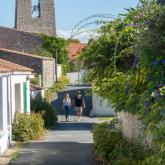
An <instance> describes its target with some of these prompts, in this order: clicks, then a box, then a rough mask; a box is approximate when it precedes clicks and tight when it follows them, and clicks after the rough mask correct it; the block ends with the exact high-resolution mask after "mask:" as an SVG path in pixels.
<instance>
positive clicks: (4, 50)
mask: <svg viewBox="0 0 165 165" xmlns="http://www.w3.org/2000/svg"><path fill="white" fill-rule="evenodd" d="M0 52H6V53H14V54H19V55H22V56H30V57H34V58H38V59H43V60H52V58H49V57H42V56H38V55H33V54H29V53H24V52H18V51H15V50H9V49H4V48H0Z"/></svg>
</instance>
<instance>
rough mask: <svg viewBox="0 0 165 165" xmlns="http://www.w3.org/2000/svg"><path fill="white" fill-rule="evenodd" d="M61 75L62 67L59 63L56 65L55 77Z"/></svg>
mask: <svg viewBox="0 0 165 165" xmlns="http://www.w3.org/2000/svg"><path fill="white" fill-rule="evenodd" d="M61 76H62V67H61V65H59V64H58V65H57V78H58V79H59V78H60V77H61Z"/></svg>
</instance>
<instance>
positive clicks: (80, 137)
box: [10, 115, 97, 165]
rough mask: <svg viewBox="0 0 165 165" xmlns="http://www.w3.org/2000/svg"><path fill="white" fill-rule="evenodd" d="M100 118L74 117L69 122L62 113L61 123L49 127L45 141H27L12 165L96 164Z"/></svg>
mask: <svg viewBox="0 0 165 165" xmlns="http://www.w3.org/2000/svg"><path fill="white" fill-rule="evenodd" d="M95 122H97V120H96V119H92V118H89V117H82V119H81V121H77V118H76V117H75V116H70V117H69V121H68V122H65V117H64V116H63V115H60V116H59V124H58V125H57V127H56V128H55V129H53V130H48V131H47V132H46V135H45V137H44V139H43V140H40V141H37V142H30V143H26V144H25V145H24V146H23V148H22V149H21V150H20V154H19V155H18V157H17V159H16V160H14V161H11V163H10V164H11V165H95V164H96V161H95V157H94V155H93V144H92V143H93V137H92V132H91V130H92V125H93V123H95Z"/></svg>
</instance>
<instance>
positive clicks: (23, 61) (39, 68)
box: [0, 49, 55, 88]
mask: <svg viewBox="0 0 165 165" xmlns="http://www.w3.org/2000/svg"><path fill="white" fill-rule="evenodd" d="M0 58H1V59H4V60H8V61H11V62H14V63H16V64H20V65H23V66H26V67H28V68H31V69H33V70H34V73H37V74H40V75H41V76H42V86H43V87H44V88H48V87H51V85H52V84H53V82H54V70H55V68H54V59H52V58H47V57H39V56H34V55H30V54H27V53H20V52H14V51H9V50H7V51H6V50H2V49H0Z"/></svg>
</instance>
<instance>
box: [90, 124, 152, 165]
mask: <svg viewBox="0 0 165 165" xmlns="http://www.w3.org/2000/svg"><path fill="white" fill-rule="evenodd" d="M93 136H94V150H95V154H96V156H97V158H98V159H99V160H101V161H102V163H103V164H112V165H138V164H139V165H142V164H144V162H145V159H146V157H147V156H148V155H150V152H151V151H149V150H147V149H144V148H143V147H142V146H140V145H139V144H134V143H132V142H128V141H127V140H126V139H125V138H123V136H122V134H121V133H120V132H119V131H117V130H114V129H112V126H111V125H109V124H107V123H102V124H97V125H95V126H94V130H93Z"/></svg>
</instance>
